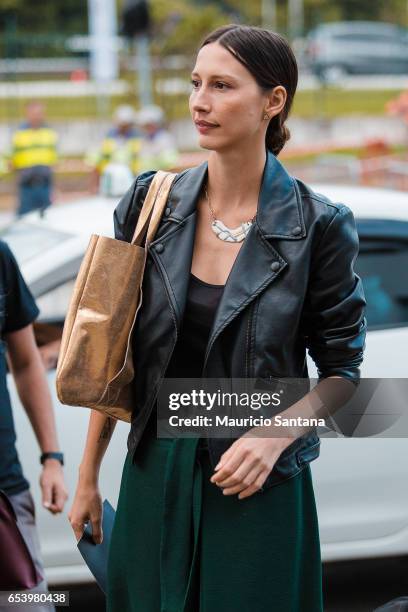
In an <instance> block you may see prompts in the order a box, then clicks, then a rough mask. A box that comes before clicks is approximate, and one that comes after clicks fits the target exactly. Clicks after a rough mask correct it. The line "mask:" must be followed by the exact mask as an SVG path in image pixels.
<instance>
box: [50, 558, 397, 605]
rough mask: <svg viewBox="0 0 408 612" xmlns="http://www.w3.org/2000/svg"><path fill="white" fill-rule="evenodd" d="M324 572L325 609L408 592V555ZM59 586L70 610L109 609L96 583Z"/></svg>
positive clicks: (375, 602)
mask: <svg viewBox="0 0 408 612" xmlns="http://www.w3.org/2000/svg"><path fill="white" fill-rule="evenodd" d="M323 575H324V596H325V607H324V612H373V610H374V609H375V608H376V607H379V606H381V605H383V604H385V603H386V602H387V601H390V600H392V599H395V598H396V597H399V596H401V595H408V557H407V558H405V559H401V558H400V559H384V560H382V559H374V560H364V561H358V562H356V561H354V562H341V563H331V564H326V565H325V566H324V572H323ZM55 588H56V587H55ZM58 588H59V589H61V590H70V602H71V604H70V607H69V610H70V612H88V611H89V610H90V609H92V611H93V612H104V610H105V604H104V596H103V594H102V592H101V591H100V590H99V588H98V587H97V586H96V585H90V586H88V585H83V586H76V587H74V588H73V587H69V586H64V587H58ZM52 590H54V588H52ZM57 610H61V612H63V610H66V608H57ZM225 612H229V611H227V610H226V611H225ZM243 612H247V611H243ZM251 612H257V611H256V610H253V611H251ZM271 612H272V610H271ZM273 612H284V611H281V610H274V611H273Z"/></svg>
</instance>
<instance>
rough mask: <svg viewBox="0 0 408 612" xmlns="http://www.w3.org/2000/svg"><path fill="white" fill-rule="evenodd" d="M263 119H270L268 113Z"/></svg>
mask: <svg viewBox="0 0 408 612" xmlns="http://www.w3.org/2000/svg"><path fill="white" fill-rule="evenodd" d="M262 119H270V117H269V115H268V113H265V114H264V116H263V117H262Z"/></svg>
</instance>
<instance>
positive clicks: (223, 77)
mask: <svg viewBox="0 0 408 612" xmlns="http://www.w3.org/2000/svg"><path fill="white" fill-rule="evenodd" d="M191 76H192V77H194V76H199V74H198V72H192V73H191ZM209 78H210V79H230V80H231V81H236V80H237V79H236V78H234V77H233V76H231V75H230V74H211V75H210V77H209Z"/></svg>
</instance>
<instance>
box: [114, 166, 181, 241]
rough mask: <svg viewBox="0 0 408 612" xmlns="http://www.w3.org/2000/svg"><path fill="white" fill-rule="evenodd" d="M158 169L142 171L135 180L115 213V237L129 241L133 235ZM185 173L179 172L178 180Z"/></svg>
mask: <svg viewBox="0 0 408 612" xmlns="http://www.w3.org/2000/svg"><path fill="white" fill-rule="evenodd" d="M156 173H157V170H147V171H146V172H142V173H141V174H139V176H138V177H137V178H136V179H135V180H134V181H133V183H132V185H131V186H130V187H129V189H128V190H127V192H126V193H125V195H124V196H123V197H122V199H121V200H120V202H119V204H118V205H117V206H116V208H115V210H114V213H113V223H114V230H115V238H117V239H118V240H125V241H127V242H129V241H130V240H131V238H132V236H133V233H134V229H135V227H136V223H137V220H138V218H139V215H140V212H141V210H142V207H143V203H144V201H145V198H146V195H147V192H148V191H149V187H150V185H151V182H152V180H153V178H154V177H155V175H156ZM182 174H184V172H181V173H180V174H177V176H176V181H177V180H178V179H179V177H180V176H181V175H182Z"/></svg>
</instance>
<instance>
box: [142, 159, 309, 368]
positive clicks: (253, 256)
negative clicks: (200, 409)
mask: <svg viewBox="0 0 408 612" xmlns="http://www.w3.org/2000/svg"><path fill="white" fill-rule="evenodd" d="M207 170H208V166H207V162H205V163H203V164H201V165H200V166H198V167H196V168H193V169H191V170H187V171H186V172H185V173H184V174H181V175H179V177H178V178H177V180H176V181H174V183H173V187H172V190H171V193H170V195H169V198H168V208H170V209H171V211H173V212H171V213H170V214H169V215H168V216H167V217H166V216H165V220H164V222H163V223H162V224H161V226H160V227H159V230H158V231H157V233H156V236H155V239H154V240H153V241H152V242H151V243H150V246H149V250H150V253H151V255H152V257H153V259H154V260H155V262H156V265H157V267H158V269H159V270H160V276H161V279H162V281H163V282H164V284H165V286H166V292H167V296H168V299H169V300H170V303H171V306H172V310H173V312H174V315H175V322H176V326H177V328H179V326H180V324H181V321H182V318H183V313H184V309H185V304H186V298H187V292H188V286H189V280H190V271H191V262H192V255H193V248H194V237H195V227H196V217H197V215H196V204H197V201H198V197H199V194H200V191H201V188H202V186H203V183H204V181H205V180H206V177H207ZM170 221H172V223H170ZM305 236H306V229H305V225H304V220H303V215H302V210H301V204H300V196H299V194H298V191H297V187H296V185H295V182H294V180H293V179H292V178H291V177H290V176H289V175H288V173H287V172H286V170H285V169H284V168H283V166H282V165H281V164H280V163H279V162H278V160H277V159H276V157H274V156H273V155H272V154H271V153H268V155H267V160H266V164H265V169H264V175H263V180H262V185H261V192H260V197H259V200H258V213H257V221H256V223H254V224H253V225H252V227H251V229H250V231H249V233H248V236H247V237H246V239H245V241H244V243H243V245H242V247H241V249H240V250H239V252H238V255H237V258H236V260H235V262H234V265H233V266H232V269H231V272H230V275H229V277H228V280H227V283H226V285H225V287H224V291H223V293H222V296H221V299H220V302H219V305H218V309H217V312H216V315H215V318H214V321H213V324H212V328H211V332H210V336H209V339H208V344H207V350H206V356H205V364H206V363H207V361H208V356H209V353H210V351H211V347H212V346H213V344H214V342H215V340H216V338H217V337H218V336H219V334H220V333H221V332H222V330H223V329H224V328H225V327H226V325H228V324H229V323H231V321H232V320H233V319H235V317H236V316H237V315H238V314H239V313H240V312H241V311H242V310H243V309H244V308H245V307H246V306H248V305H249V304H250V303H251V302H252V301H253V300H254V299H255V298H256V296H257V295H258V294H259V293H260V292H262V291H264V289H265V288H266V287H267V286H268V285H269V284H270V283H272V282H274V281H275V280H276V279H277V278H279V277H280V275H281V274H282V272H283V271H284V270H285V268H286V267H287V265H288V264H289V265H290V262H288V261H286V259H285V258H284V257H283V256H282V255H281V254H280V252H279V251H278V248H277V247H278V246H279V243H278V244H277V245H273V244H272V243H271V242H269V241H268V240H265V238H279V239H287V240H299V239H300V238H304V237H305ZM254 262H256V265H254ZM204 368H205V365H204Z"/></svg>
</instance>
